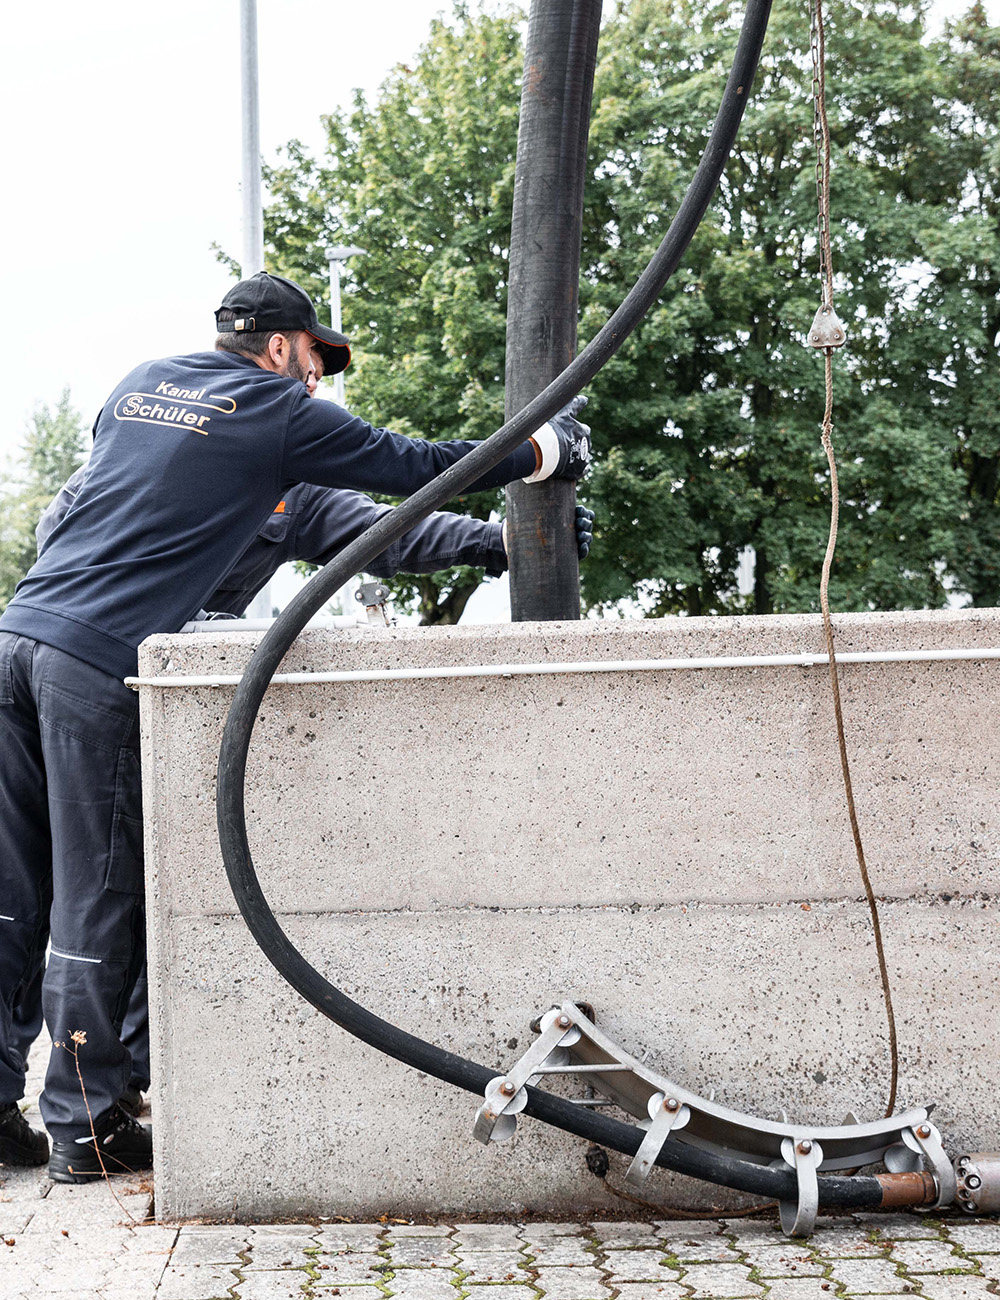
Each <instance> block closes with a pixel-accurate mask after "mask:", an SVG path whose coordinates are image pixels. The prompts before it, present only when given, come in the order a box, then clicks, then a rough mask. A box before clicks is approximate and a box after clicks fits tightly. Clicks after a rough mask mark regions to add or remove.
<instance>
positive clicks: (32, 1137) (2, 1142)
mask: <svg viewBox="0 0 1000 1300" xmlns="http://www.w3.org/2000/svg"><path fill="white" fill-rule="evenodd" d="M48 1158H49V1139H48V1138H47V1137H46V1136H45V1134H44V1133H39V1131H38V1129H36V1128H32V1127H31V1125H30V1124H29V1123H28V1121H27V1120H26V1119H25V1118H24V1116H23V1115H22V1114H21V1107H20V1106H19V1105H18V1104H17V1102H16V1101H12V1102H11V1103H10V1104H9V1105H7V1106H0V1163H2V1164H5V1165H44V1164H45V1162H46V1160H48Z"/></svg>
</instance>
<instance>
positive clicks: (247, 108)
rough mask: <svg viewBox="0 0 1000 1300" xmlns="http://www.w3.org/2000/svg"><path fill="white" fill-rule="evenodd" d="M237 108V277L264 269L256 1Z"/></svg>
mask: <svg viewBox="0 0 1000 1300" xmlns="http://www.w3.org/2000/svg"><path fill="white" fill-rule="evenodd" d="M240 108H241V121H242V132H241V136H242V141H241V147H242V161H243V166H242V179H241V186H240V189H241V197H242V200H243V257H242V260H241V262H240V276H241V278H242V279H244V280H249V278H250V277H251V276H252V275H256V274H257V272H258V271H263V269H264V210H263V208H262V206H261V199H260V101H259V96H258V93H257V0H240ZM271 610H272V605H271V584H270V583H269V582H268V583H265V585H264V586H263V587H262V588H261V590H260V591H258V593H257V595H256V596H254V598H253V600H252V601H251V602H250V605H249V607H248V608H247V618H270V617H271Z"/></svg>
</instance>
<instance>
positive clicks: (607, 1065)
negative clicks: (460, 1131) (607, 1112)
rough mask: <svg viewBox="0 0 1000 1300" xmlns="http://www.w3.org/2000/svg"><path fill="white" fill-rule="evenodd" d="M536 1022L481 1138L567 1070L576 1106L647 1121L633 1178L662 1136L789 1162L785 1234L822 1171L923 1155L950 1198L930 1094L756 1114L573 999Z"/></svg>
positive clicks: (480, 1114) (776, 1163)
mask: <svg viewBox="0 0 1000 1300" xmlns="http://www.w3.org/2000/svg"><path fill="white" fill-rule="evenodd" d="M533 1028H535V1029H536V1031H537V1033H538V1038H537V1039H536V1040H535V1041H534V1042H533V1043H532V1045H531V1046H530V1047H529V1048H528V1050H527V1051H526V1052H525V1053H524V1054H523V1056H521V1057H520V1058H519V1059H518V1060H517V1061H516V1062H515V1063H514V1065H513V1066H512V1067H511V1068H510V1069H509V1070H508V1071H507V1073H506V1074H501V1075H497V1077H496V1078H495V1079H491V1080H490V1082H489V1084H488V1085H487V1088H486V1096H485V1100H484V1102H483V1104H482V1105H481V1106H480V1108H479V1110H478V1111H477V1113H476V1122H475V1129H474V1133H475V1136H476V1138H478V1140H479V1141H480V1142H501V1141H504V1140H505V1139H506V1138H509V1137H512V1136H513V1134H514V1131H515V1129H516V1127H517V1116H518V1114H519V1113H520V1112H521V1111H522V1110H524V1108H525V1106H526V1105H527V1102H528V1094H527V1092H526V1088H527V1087H528V1086H530V1085H532V1084H535V1083H537V1082H538V1081H539V1080H541V1079H544V1078H546V1077H548V1076H563V1077H569V1078H575V1079H578V1080H579V1082H580V1083H581V1084H582V1085H584V1087H585V1088H586V1089H587V1091H588V1093H589V1094H590V1095H587V1096H584V1097H581V1098H573V1101H574V1102H575V1103H576V1104H577V1105H581V1106H617V1107H619V1108H620V1109H621V1110H624V1111H626V1112H627V1113H628V1114H630V1115H632V1116H634V1117H635V1118H636V1119H637V1120H638V1121H639V1127H640V1128H643V1129H645V1130H646V1132H645V1135H644V1137H643V1139H642V1142H641V1143H640V1146H639V1150H638V1151H637V1152H636V1154H635V1158H634V1159H633V1161H632V1163H631V1164H630V1165H629V1168H628V1172H627V1174H626V1175H625V1178H626V1181H627V1182H629V1183H631V1184H632V1185H633V1186H635V1185H637V1184H640V1185H641V1183H642V1181H643V1180H644V1179H645V1178H646V1177H647V1176H648V1174H649V1172H650V1170H651V1169H652V1168H653V1166H654V1165H655V1164H656V1161H657V1157H658V1156H659V1154H660V1151H661V1149H662V1147H663V1144H664V1142H666V1141H667V1140H668V1139H673V1140H675V1141H677V1142H683V1143H686V1144H688V1145H690V1146H694V1147H699V1148H700V1149H701V1150H703V1151H712V1152H715V1153H717V1154H719V1155H724V1156H727V1157H729V1158H730V1159H736V1160H745V1161H748V1162H749V1163H751V1164H756V1165H768V1166H771V1167H772V1168H785V1167H787V1168H790V1169H792V1170H793V1171H794V1172H795V1176H796V1180H797V1184H798V1197H797V1200H795V1201H786V1202H782V1203H781V1206H780V1210H781V1226H782V1227H783V1228H784V1230H785V1232H787V1233H788V1234H789V1236H793V1237H806V1236H808V1235H809V1234H810V1233H811V1232H812V1230H813V1227H814V1225H815V1222H816V1214H817V1211H818V1208H819V1182H818V1178H817V1175H818V1174H819V1173H820V1172H821V1171H827V1170H837V1169H852V1168H855V1167H858V1166H861V1165H870V1164H875V1163H877V1162H878V1161H884V1162H885V1165H886V1168H887V1169H889V1170H890V1171H891V1172H894V1173H895V1172H903V1171H913V1170H917V1169H920V1168H922V1167H923V1166H924V1165H925V1164H926V1165H927V1166H928V1167H929V1168H930V1170H931V1172H932V1173H933V1175H934V1179H935V1182H936V1185H937V1190H938V1199H937V1201H936V1205H937V1206H942V1205H948V1204H950V1203H951V1201H952V1200H953V1199H954V1197H955V1191H956V1179H955V1171H954V1169H953V1168H952V1165H951V1162H950V1161H949V1160H948V1157H947V1155H946V1154H945V1151H944V1148H943V1146H942V1145H941V1136H940V1134H939V1133H938V1131H937V1129H936V1128H935V1127H934V1125H933V1124H931V1123H930V1121H929V1119H928V1116H929V1115H930V1112H931V1109H932V1108H933V1103H929V1104H928V1105H926V1106H920V1107H915V1108H913V1109H911V1110H908V1111H905V1112H903V1113H902V1114H900V1115H893V1116H891V1117H890V1118H888V1119H881V1120H875V1121H874V1122H873V1123H868V1124H859V1123H857V1122H856V1120H855V1119H854V1116H853V1115H849V1116H848V1118H847V1120H846V1121H845V1123H843V1124H840V1125H834V1126H820V1125H805V1124H791V1123H789V1122H788V1121H787V1119H782V1120H781V1121H780V1122H779V1121H776V1120H766V1119H758V1118H757V1117H756V1116H754V1115H745V1114H742V1113H741V1112H739V1111H735V1110H731V1109H729V1107H727V1106H721V1105H719V1104H718V1102H716V1101H715V1100H714V1095H713V1097H711V1098H705V1097H700V1096H698V1095H697V1094H696V1093H693V1092H690V1091H689V1090H688V1089H687V1088H683V1087H681V1086H680V1085H679V1084H676V1083H674V1082H672V1080H670V1079H669V1078H667V1077H666V1076H665V1075H661V1074H658V1073H656V1072H655V1071H653V1070H650V1069H648V1068H647V1067H646V1066H645V1065H644V1064H643V1063H642V1062H641V1061H639V1060H637V1059H636V1058H635V1057H633V1056H630V1055H629V1053H628V1052H626V1051H624V1050H623V1049H622V1048H621V1047H619V1046H618V1044H617V1043H615V1042H614V1041H613V1040H612V1039H611V1038H609V1037H608V1036H607V1035H606V1034H605V1033H603V1032H602V1031H601V1030H600V1029H598V1027H597V1025H596V1024H595V1023H594V1021H593V1018H592V1016H591V1015H588V1014H587V1011H586V1010H584V1009H583V1008H582V1007H581V1006H579V1005H578V1004H577V1003H575V1002H564V1003H562V1005H561V1006H558V1007H552V1008H551V1009H550V1010H549V1011H547V1012H545V1014H544V1015H542V1016H541V1017H540V1018H539V1019H538V1020H537V1021H536V1022H535V1025H533ZM594 1092H596V1093H599V1094H600V1095H601V1096H600V1098H595V1097H594V1096H593V1093H594Z"/></svg>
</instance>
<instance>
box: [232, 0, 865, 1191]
mask: <svg viewBox="0 0 1000 1300" xmlns="http://www.w3.org/2000/svg"><path fill="white" fill-rule="evenodd" d="M769 12H770V0H749V3H748V5H747V10H746V14H745V16H744V19H743V26H742V29H741V31H740V37H739V41H738V44H737V49H736V55H735V58H734V60H733V66H732V70H731V71H730V74H729V78H728V81H727V83H726V88H725V91H724V94H723V98H722V104H721V106H720V108H719V112H718V115H717V117H716V119H715V124H714V126H713V128H712V133H711V136H710V137H709V140H708V144H707V145H706V147H705V151H704V153H703V155H702V158H701V161H700V162H699V164H698V169H697V171H696V173H695V175H694V178H693V179H692V181H691V184H690V186H689V187H688V190H687V193H686V194H685V196H684V200H683V202H682V203H681V206H680V208H679V210H678V212H677V215H676V216H675V218H674V220H673V222H672V223H671V225H670V229H669V230H668V231H667V233H666V235H665V236H664V238H663V241H662V242H661V244H660V246H659V248H658V249H657V251H656V253H655V254H654V255H653V257H652V259H651V260H650V262H649V264H648V265H647V267H646V269H645V270H644V271H643V272H642V274H641V275H640V277H639V279H638V280H637V281H636V283H635V285H634V286H633V288H632V289H631V290H630V292H629V294H628V295H627V297H626V298H625V300H624V301H623V302H622V304H621V306H620V307H619V308H618V310H617V311H616V312H615V313H614V315H613V316H612V317H611V318H610V320H609V321H608V322H607V324H606V325H605V326H604V327H603V329H601V331H600V332H599V333H598V334H597V335H596V336H595V337H594V338H593V339H592V340H591V342H590V343H589V344H588V345H587V347H586V348H584V350H583V351H582V352H581V353H580V354H579V356H578V357H576V359H575V360H574V361H573V362H572V363H571V364H570V365H569V366H567V368H566V369H565V370H564V371H563V372H562V374H561V375H559V377H558V378H557V379H555V380H553V382H552V383H551V384H549V386H548V388H546V389H544V391H543V392H541V393H539V395H538V396H537V397H536V398H535V399H534V400H533V401H532V402H530V403H529V404H528V405H527V406H526V407H525V408H524V409H523V410H522V411H520V412H518V414H517V415H515V416H514V418H513V419H511V420H508V421H507V423H506V424H504V426H503V427H502V428H501V429H499V430H497V432H496V433H494V434H493V435H492V437H490V438H487V439H486V441H485V442H483V443H481V444H480V445H479V446H478V447H477V448H476V449H475V450H474V451H472V452H470V453H469V455H468V456H465V457H463V458H462V460H460V461H458V462H457V463H456V464H454V465H452V466H451V467H450V468H449V469H447V470H445V472H444V473H443V474H440V475H439V476H438V477H437V478H436V479H434V481H433V482H431V483H428V484H427V485H426V486H425V487H423V488H421V489H420V490H419V491H418V492H416V493H414V495H413V496H411V497H410V498H409V499H408V500H407V501H406V502H404V503H403V505H401V506H399V507H397V508H396V509H395V510H393V511H392V512H391V513H389V514H386V515H383V517H382V518H381V519H380V520H379V521H378V522H377V523H375V524H374V525H373V526H372V527H371V528H369V529H368V531H367V532H365V533H363V534H362V535H361V537H359V538H357V539H356V540H355V541H354V542H352V543H351V544H350V545H349V546H347V547H345V549H344V550H343V551H341V552H340V554H339V555H338V556H337V557H336V558H335V559H333V560H331V561H330V563H329V564H328V565H326V567H325V568H324V569H322V570H321V571H320V572H319V573H318V574H316V576H315V577H314V578H312V580H311V581H310V582H308V583H307V584H306V586H305V587H304V588H303V589H302V590H301V591H300V592H299V593H298V595H297V596H296V597H295V599H294V600H292V602H291V603H290V604H289V605H288V607H287V608H286V609H285V610H284V611H283V612H282V614H281V615H280V616H279V618H277V619H276V620H275V622H274V624H273V625H272V627H271V628H270V629H269V630H268V631H267V632H266V633H265V634H264V637H263V639H262V641H261V643H260V645H259V646H258V648H257V650H256V651H255V652H254V655H253V658H252V659H251V660H250V663H249V664H248V665H247V669H246V672H245V673H244V675H243V678H242V680H241V681H240V684H239V686H238V687H237V689H236V694H235V697H234V699H233V703H232V706H231V707H230V710H229V715H228V717H227V719H226V726H225V731H224V733H223V737H222V746H221V749H220V752H219V780H218V791H217V798H216V806H217V811H218V824H219V841H220V844H221V847H222V856H223V860H224V862H225V866H226V873H227V875H228V877H229V883H230V885H231V887H232V890H233V894H234V896H235V898H236V901H237V903H238V905H239V908H240V911H241V912H242V914H243V918H244V920H245V921H246V923H247V925H248V926H249V928H250V931H251V933H252V934H253V936H254V938H255V939H256V940H257V942H258V944H259V945H260V947H261V948H262V949H263V951H264V953H265V955H266V956H267V958H268V959H269V960H270V961H271V963H272V964H273V965H274V966H275V967H276V969H277V970H278V972H279V973H280V974H281V975H282V976H283V977H284V978H285V979H286V980H287V981H288V983H289V984H291V986H292V987H293V988H294V989H296V991H297V992H299V993H300V994H301V995H302V996H303V997H304V998H305V999H306V1000H307V1001H308V1002H310V1003H311V1004H312V1005H313V1006H314V1007H315V1008H316V1009H317V1010H318V1011H321V1012H322V1013H323V1014H324V1015H325V1016H328V1017H329V1018H330V1019H331V1020H332V1021H334V1023H335V1024H338V1025H340V1026H341V1027H342V1028H343V1029H346V1030H347V1031H348V1032H349V1033H351V1034H354V1035H355V1037H357V1038H360V1039H362V1041H364V1042H366V1043H369V1044H370V1045H371V1046H373V1047H376V1048H378V1050H379V1051H381V1052H384V1053H385V1054H386V1055H387V1056H393V1057H395V1058H396V1059H397V1060H400V1061H403V1062H405V1063H406V1064H407V1065H411V1066H413V1067H414V1068H415V1069H418V1070H422V1071H424V1073H426V1074H430V1075H433V1076H434V1077H435V1078H438V1079H442V1080H444V1081H445V1082H446V1083H451V1084H454V1085H455V1086H456V1087H459V1088H464V1089H467V1090H468V1091H469V1092H474V1093H479V1094H480V1095H482V1093H483V1091H484V1089H485V1087H486V1085H487V1083H488V1082H489V1081H490V1079H492V1078H494V1077H495V1074H496V1072H495V1071H494V1070H490V1069H487V1068H486V1067H485V1066H482V1065H477V1064H476V1063H475V1062H474V1061H469V1060H466V1059H465V1058H464V1057H461V1056H456V1055H455V1054H454V1053H452V1052H448V1051H445V1050H444V1049H443V1048H440V1047H435V1046H433V1045H432V1044H430V1043H427V1042H425V1041H424V1040H423V1039H421V1038H416V1037H415V1036H414V1035H413V1034H409V1033H407V1032H406V1031H405V1030H402V1029H399V1028H397V1027H396V1026H395V1025H391V1024H389V1023H388V1022H387V1021H385V1020H382V1019H381V1018H380V1017H379V1016H376V1015H374V1014H373V1013H372V1012H370V1011H368V1010H366V1009H365V1008H364V1007H362V1006H359V1004H358V1003H356V1002H354V1001H352V1000H351V999H350V998H349V997H347V996H346V994H344V993H342V992H341V991H340V990H339V989H338V988H336V987H335V986H334V985H332V984H331V983H330V982H329V980H327V979H325V978H324V977H323V976H322V975H321V974H320V973H319V971H317V970H316V969H315V968H314V967H313V966H311V965H310V964H309V962H308V961H306V959H305V958H304V957H303V956H302V954H301V953H300V952H299V951H298V949H297V948H296V947H295V946H294V944H292V942H291V941H290V940H289V938H288V936H287V935H286V934H285V932H284V930H282V928H281V926H280V925H279V924H278V921H277V918H276V917H275V915H274V913H273V911H272V910H271V908H270V906H269V905H268V902H267V899H266V898H265V897H264V893H263V890H262V889H261V887H260V881H259V880H258V878H257V873H256V870H255V868H254V864H253V859H252V857H251V853H250V846H249V843H248V840H247V831H246V817H245V809H244V790H245V780H246V760H247V752H248V750H249V748H250V739H251V735H252V733H253V726H254V722H255V721H256V717H257V711H258V709H259V708H260V703H261V700H262V699H263V697H264V692H265V691H266V690H267V686H268V683H269V682H270V680H271V677H272V676H273V675H274V673H275V671H276V669H277V668H278V665H279V664H280V662H281V660H282V658H283V657H284V655H285V653H286V652H287V650H288V648H289V647H290V646H291V644H292V642H293V641H294V640H295V638H296V637H297V636H298V634H299V633H300V632H301V631H302V629H303V628H304V627H305V625H306V623H307V622H308V621H309V619H310V618H311V617H312V616H313V614H315V613H316V612H317V611H318V610H319V609H320V608H321V607H322V606H323V604H324V603H325V602H326V601H327V600H328V599H329V598H330V597H331V596H332V595H333V593H334V592H335V591H337V590H338V588H340V587H342V586H343V585H344V583H345V582H347V581H348V580H349V579H350V578H351V577H352V576H353V575H354V574H355V573H358V572H360V571H361V570H363V569H364V568H365V567H366V565H368V564H369V563H370V562H371V561H372V559H374V557H375V556H376V555H379V554H381V553H382V551H384V550H385V549H386V547H387V546H390V545H391V544H392V543H393V542H394V541H396V540H397V538H399V537H401V536H402V535H403V534H404V533H405V532H407V531H408V530H409V529H410V528H412V527H413V526H414V524H417V523H419V522H420V520H421V519H424V518H425V517H426V516H427V515H428V514H429V513H430V512H431V511H432V510H437V509H438V508H439V507H440V506H442V505H444V504H445V503H446V502H447V501H450V500H451V499H452V498H453V497H455V496H457V495H458V494H459V493H460V492H461V491H462V490H463V488H465V487H467V486H468V484H470V483H472V482H473V481H474V480H476V479H477V478H479V477H481V476H482V475H483V474H485V473H486V472H487V471H488V470H489V469H492V467H493V466H494V465H496V464H497V463H498V462H499V461H501V460H502V459H503V458H504V457H505V456H507V455H508V454H509V453H510V452H512V451H513V450H514V449H515V448H516V447H518V446H520V445H521V443H522V442H524V440H525V439H526V438H527V437H528V436H530V434H532V433H533V432H534V431H535V430H536V429H537V428H539V426H540V425H542V424H544V423H545V421H546V420H548V419H550V418H551V417H552V416H553V415H554V414H555V413H556V411H558V410H559V409H560V407H562V406H564V405H565V404H566V403H567V402H568V401H569V400H570V398H572V397H574V396H575V395H576V394H577V393H578V392H580V390H581V389H582V388H584V387H585V386H586V385H587V384H588V383H589V382H590V380H591V379H593V377H594V375H596V374H597V372H598V371H599V370H600V369H601V367H602V366H603V365H604V363H605V362H606V361H607V360H608V359H609V358H610V357H612V356H613V355H614V354H615V352H616V351H617V350H618V348H620V347H621V345H622V343H624V341H625V339H627V338H628V336H629V334H631V332H632V330H633V329H634V328H635V326H636V325H637V324H638V323H639V321H640V320H641V319H642V318H643V316H644V315H645V314H646V312H647V311H648V310H649V308H650V307H651V306H652V304H653V303H654V302H655V301H656V298H657V297H658V296H659V293H660V291H661V290H662V288H663V286H664V285H665V284H666V282H667V280H668V279H669V277H670V275H671V274H672V273H673V271H674V270H675V269H676V267H677V265H678V263H679V261H680V259H681V257H682V256H683V253H684V250H685V249H686V248H687V246H688V244H689V243H690V241H691V238H692V236H693V235H694V232H695V230H696V229H697V228H698V224H699V222H700V221H701V218H702V217H703V216H704V214H705V210H706V209H707V207H708V204H709V202H710V200H711V197H712V195H713V193H714V192H715V188H716V186H717V185H718V182H719V177H720V176H721V174H722V169H723V167H724V166H725V163H726V159H727V158H728V157H729V154H730V152H731V150H732V147H733V144H734V142H735V140H736V133H737V130H738V128H739V124H740V120H741V118H742V116H743V110H744V108H745V106H746V102H747V98H748V95H749V92H750V87H751V84H752V82H753V78H754V73H755V72H756V69H757V62H758V59H759V58H760V51H761V46H762V45H763V41H764V33H765V31H766V29H767V20H768V15H769ZM528 1097H529V1100H528V1105H527V1107H526V1108H525V1112H524V1113H525V1114H527V1115H531V1116H534V1117H535V1118H536V1119H541V1120H545V1121H546V1122H547V1123H549V1124H554V1125H556V1126H557V1127H558V1128H562V1129H565V1130H566V1131H567V1132H569V1133H575V1134H577V1135H578V1136H580V1137H582V1138H586V1139H588V1140H589V1141H591V1142H597V1143H599V1144H600V1145H601V1146H605V1147H611V1148H612V1149H614V1150H616V1151H621V1152H624V1153H625V1154H626V1155H634V1153H635V1152H636V1150H637V1149H638V1147H639V1144H640V1142H641V1140H642V1137H643V1132H642V1130H640V1129H637V1128H635V1127H633V1126H632V1125H630V1124H623V1123H621V1122H620V1121H618V1120H613V1119H610V1118H608V1117H607V1116H603V1115H599V1114H596V1113H595V1112H594V1111H592V1110H590V1109H588V1108H583V1107H578V1106H574V1105H573V1104H572V1103H570V1102H567V1101H564V1100H562V1099H561V1098H559V1097H554V1096H552V1095H551V1094H549V1093H545V1092H542V1091H540V1090H539V1089H536V1088H530V1089H528ZM657 1163H658V1164H661V1165H663V1166H665V1167H666V1168H668V1169H672V1170H674V1171H676V1172H678V1173H683V1174H689V1175H691V1176H692V1177H694V1178H700V1179H703V1180H705V1181H707V1182H712V1183H719V1184H722V1185H724V1186H727V1187H733V1188H736V1189H737V1190H740V1191H744V1192H749V1193H751V1194H753V1195H757V1196H766V1197H772V1198H777V1199H781V1200H795V1199H796V1198H797V1190H796V1180H795V1175H794V1174H793V1173H792V1171H791V1170H787V1171H785V1170H775V1169H767V1168H763V1167H761V1166H759V1165H754V1164H750V1163H749V1162H747V1161H742V1160H733V1159H727V1158H724V1157H722V1156H719V1155H714V1154H711V1153H709V1152H705V1151H700V1150H698V1149H697V1148H695V1147H691V1146H686V1145H684V1144H682V1143H680V1142H677V1141H673V1140H669V1141H667V1142H666V1143H665V1144H664V1146H663V1149H662V1150H661V1152H660V1155H659V1157H658V1159H657ZM820 1200H821V1203H822V1204H824V1205H837V1206H843V1207H862V1206H875V1205H879V1204H880V1203H881V1200H882V1189H881V1186H880V1184H879V1183H878V1182H877V1180H876V1179H874V1178H823V1179H821V1180H820Z"/></svg>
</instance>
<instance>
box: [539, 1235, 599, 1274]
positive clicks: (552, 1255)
mask: <svg viewBox="0 0 1000 1300" xmlns="http://www.w3.org/2000/svg"><path fill="white" fill-rule="evenodd" d="M588 1245H589V1243H588V1242H587V1241H586V1240H585V1239H584V1238H583V1237H549V1238H548V1239H546V1240H542V1241H535V1242H532V1244H531V1245H530V1246H529V1247H528V1254H529V1255H531V1256H532V1257H533V1258H534V1261H535V1263H536V1264H537V1265H538V1266H539V1267H540V1268H541V1267H545V1268H549V1267H551V1266H552V1265H553V1264H555V1265H562V1266H563V1267H565V1268H569V1267H571V1266H572V1267H577V1266H581V1265H587V1264H589V1265H591V1266H592V1265H593V1264H595V1263H596V1260H595V1258H594V1252H593V1250H592V1249H591V1250H588V1249H587V1247H588Z"/></svg>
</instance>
